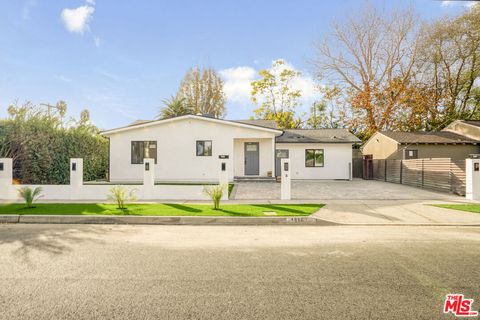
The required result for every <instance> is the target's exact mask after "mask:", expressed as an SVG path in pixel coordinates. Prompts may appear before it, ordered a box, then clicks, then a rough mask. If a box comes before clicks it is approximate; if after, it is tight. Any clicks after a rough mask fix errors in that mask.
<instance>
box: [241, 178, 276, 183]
mask: <svg viewBox="0 0 480 320" xmlns="http://www.w3.org/2000/svg"><path fill="white" fill-rule="evenodd" d="M233 180H234V181H238V182H275V181H276V180H275V177H234V178H233Z"/></svg>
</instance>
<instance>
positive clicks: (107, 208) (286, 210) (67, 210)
mask: <svg viewBox="0 0 480 320" xmlns="http://www.w3.org/2000/svg"><path fill="white" fill-rule="evenodd" d="M220 206H221V210H213V208H212V205H210V204H129V205H127V209H125V210H120V209H117V208H116V205H115V204H102V203H48V204H34V208H29V209H27V208H25V206H24V205H23V204H7V205H0V214H20V215H25V214H53V215H134V216H238V217H258V216H265V215H264V212H265V211H267V212H272V211H273V212H276V215H277V216H308V215H310V214H312V213H314V212H316V211H317V210H319V209H320V208H321V207H323V204H292V205H283V204H252V205H246V204H245V205H244V204H225V205H222V204H221V205H220Z"/></svg>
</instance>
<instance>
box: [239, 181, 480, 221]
mask: <svg viewBox="0 0 480 320" xmlns="http://www.w3.org/2000/svg"><path fill="white" fill-rule="evenodd" d="M234 191H235V192H234V199H235V201H236V202H250V203H255V202H263V203H264V202H270V203H285V201H282V200H279V195H280V184H279V183H252V182H250V183H238V184H237V187H236V190H234ZM292 198H293V199H292V200H291V201H288V202H291V203H308V202H317V203H324V204H326V205H325V207H323V208H322V209H321V210H320V211H318V212H317V213H315V214H314V215H313V217H316V218H318V219H322V220H326V221H330V222H335V223H340V224H349V225H350V224H353V225H356V224H362V225H384V224H385V225H480V214H476V213H470V212H463V211H457V210H450V209H442V208H438V207H434V206H432V205H431V204H440V203H462V202H467V200H465V198H464V197H460V196H456V195H453V194H448V193H442V192H435V191H431V190H425V189H419V188H414V187H410V186H405V185H401V184H394V183H388V182H381V181H372V180H354V181H294V182H293V183H292Z"/></svg>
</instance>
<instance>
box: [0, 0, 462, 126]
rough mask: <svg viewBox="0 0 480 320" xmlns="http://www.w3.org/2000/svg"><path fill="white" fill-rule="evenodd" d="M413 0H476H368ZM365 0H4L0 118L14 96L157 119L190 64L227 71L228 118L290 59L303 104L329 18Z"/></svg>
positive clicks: (428, 8) (96, 118)
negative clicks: (267, 71) (257, 83)
mask: <svg viewBox="0 0 480 320" xmlns="http://www.w3.org/2000/svg"><path fill="white" fill-rule="evenodd" d="M369 3H371V4H372V5H374V6H376V7H379V8H382V9H385V10H388V9H389V8H391V7H400V8H401V7H405V6H412V7H413V8H414V9H415V11H416V12H417V14H418V15H419V17H420V18H421V19H423V20H426V21H428V20H432V19H435V18H439V17H442V16H445V15H454V14H458V13H460V12H462V10H468V6H469V5H470V2H468V1H467V2H457V1H432V0H417V1H410V2H409V1H402V0H397V1H392V0H390V1H386V0H385V1H380V0H378V1H376V0H372V1H369ZM364 4H365V1H362V0H356V1H354V0H343V1H337V0H335V1H333V0H332V1H320V0H296V1H289V0H275V1H271V0H256V1H253V0H242V1H240V0H238V1H221V0H218V1H213V0H202V1H198V0H197V1H195V0H192V1H181V0H178V1H159V0H150V1H147V0H137V1H131V0H62V1H58V0H15V1H11V0H0V118H2V117H5V116H6V115H7V112H6V110H7V107H8V106H9V105H11V104H12V103H15V102H17V103H19V104H22V103H24V102H26V101H30V102H32V103H34V104H36V105H40V104H42V103H53V104H54V103H56V102H57V101H59V100H64V101H66V103H67V105H68V110H69V112H68V114H69V115H70V116H72V117H75V118H78V117H79V114H80V111H81V110H83V109H85V108H86V109H88V110H89V111H90V116H91V120H92V122H93V123H94V124H95V125H97V126H98V127H99V128H101V129H109V128H114V127H118V126H123V125H126V124H128V123H130V122H133V121H134V120H137V119H154V118H155V117H156V115H157V114H158V113H159V110H160V108H161V106H162V99H165V98H169V97H170V96H172V95H175V93H176V91H177V88H178V85H179V83H180V81H181V79H182V78H183V76H184V74H185V72H186V71H187V70H188V69H189V68H190V67H192V66H195V65H198V66H206V67H213V68H214V69H216V70H217V71H218V72H219V74H220V75H221V76H222V78H223V79H224V81H225V87H224V90H225V93H226V96H227V104H226V108H227V116H226V118H227V119H248V118H249V117H250V116H252V115H253V113H252V110H253V109H254V108H255V107H254V106H253V105H252V103H251V102H250V100H249V92H250V85H249V83H250V81H252V80H254V79H256V78H257V77H258V71H259V70H260V69H263V68H268V67H269V66H271V63H272V61H273V60H276V59H284V60H285V61H286V62H287V63H288V65H289V66H291V67H292V68H294V69H296V70H298V71H300V72H301V73H302V76H301V78H299V79H298V80H297V81H296V82H295V84H294V85H295V87H296V88H298V89H300V90H302V93H303V98H302V101H301V107H300V111H305V110H308V108H309V107H310V105H311V103H312V102H313V101H315V99H318V92H317V90H316V89H315V88H316V86H317V85H318V83H317V81H316V79H315V77H314V70H313V66H312V64H311V62H310V61H312V59H314V58H315V49H314V43H315V41H318V40H319V39H321V38H322V37H324V36H325V35H327V34H328V33H329V32H330V30H331V23H332V22H333V21H336V22H341V20H342V19H344V17H345V15H348V14H352V13H354V12H355V10H359V9H360V8H361V7H362V6H363V5H364Z"/></svg>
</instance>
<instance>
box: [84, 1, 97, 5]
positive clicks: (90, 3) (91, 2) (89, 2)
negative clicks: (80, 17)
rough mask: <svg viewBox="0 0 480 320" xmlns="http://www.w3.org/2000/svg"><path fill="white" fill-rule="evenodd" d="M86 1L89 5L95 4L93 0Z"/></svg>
mask: <svg viewBox="0 0 480 320" xmlns="http://www.w3.org/2000/svg"><path fill="white" fill-rule="evenodd" d="M86 3H87V4H89V5H91V6H94V5H95V0H87V1H86Z"/></svg>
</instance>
